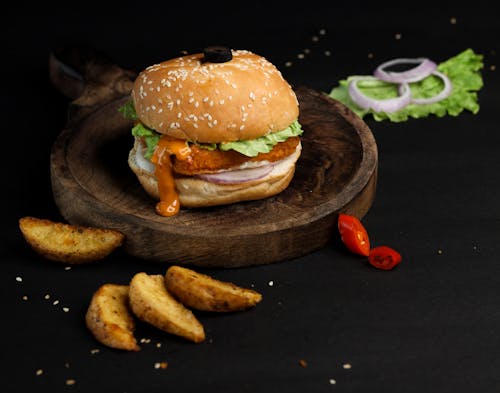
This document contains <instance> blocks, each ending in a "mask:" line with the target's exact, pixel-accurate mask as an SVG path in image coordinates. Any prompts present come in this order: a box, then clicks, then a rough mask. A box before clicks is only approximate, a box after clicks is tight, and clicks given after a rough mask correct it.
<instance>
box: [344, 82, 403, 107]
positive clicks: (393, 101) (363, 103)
mask: <svg viewBox="0 0 500 393" xmlns="http://www.w3.org/2000/svg"><path fill="white" fill-rule="evenodd" d="M363 80H370V81H372V80H378V79H377V78H375V77H373V76H355V77H353V78H352V79H351V80H350V82H349V86H348V90H349V95H350V96H351V98H352V100H353V101H354V102H355V103H356V104H357V105H358V106H359V107H360V108H363V109H372V110H374V111H375V112H386V113H391V112H396V111H398V110H400V109H403V108H404V107H405V106H406V105H408V104H409V103H410V100H411V91H410V86H408V84H407V83H401V85H400V89H399V96H398V97H394V98H387V99H382V100H378V99H376V98H372V97H368V96H366V95H365V94H363V93H362V92H361V90H360V89H359V87H358V82H360V81H363Z"/></svg>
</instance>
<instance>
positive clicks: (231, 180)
mask: <svg viewBox="0 0 500 393" xmlns="http://www.w3.org/2000/svg"><path fill="white" fill-rule="evenodd" d="M273 168H274V165H273V164H267V165H264V166H259V167H256V168H249V169H236V170H232V171H231V170H229V171H222V172H217V173H204V174H200V175H196V177H198V178H199V179H202V180H205V181H208V182H211V183H217V184H239V183H245V182H248V181H252V180H258V179H262V178H263V177H265V176H267V175H268V174H269V173H271V171H272V170H273Z"/></svg>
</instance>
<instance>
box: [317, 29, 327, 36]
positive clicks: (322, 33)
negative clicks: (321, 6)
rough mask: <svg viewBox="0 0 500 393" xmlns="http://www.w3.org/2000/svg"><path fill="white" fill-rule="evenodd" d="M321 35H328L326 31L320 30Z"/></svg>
mask: <svg viewBox="0 0 500 393" xmlns="http://www.w3.org/2000/svg"><path fill="white" fill-rule="evenodd" d="M318 33H319V35H325V34H326V29H320V30H319V31H318Z"/></svg>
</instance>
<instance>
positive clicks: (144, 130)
mask: <svg viewBox="0 0 500 393" xmlns="http://www.w3.org/2000/svg"><path fill="white" fill-rule="evenodd" d="M120 112H121V113H122V114H123V115H124V116H125V117H126V118H128V119H131V120H134V121H135V125H134V127H133V128H132V135H133V136H134V137H135V138H136V141H137V142H138V146H139V148H137V149H136V151H137V157H136V162H137V164H138V165H139V166H140V167H141V168H142V169H144V170H147V171H149V172H154V174H155V176H156V178H157V180H158V190H159V194H160V202H159V203H158V204H157V206H156V210H157V212H158V213H159V214H160V215H163V216H172V215H175V214H177V213H178V211H179V208H180V204H179V198H178V195H177V191H176V189H175V181H174V178H175V177H179V176H195V177H199V178H201V179H203V180H205V181H212V182H216V183H223V184H235V183H238V182H247V181H249V180H252V179H258V178H261V177H264V176H266V175H267V174H268V173H269V172H270V171H271V170H272V168H273V166H274V165H277V164H278V163H280V162H281V161H283V160H286V159H287V157H290V156H291V155H293V154H294V153H296V152H297V151H298V150H300V147H301V146H300V138H299V136H300V135H301V134H302V132H303V131H302V128H301V125H300V123H299V122H298V121H297V120H296V121H294V122H293V123H292V124H290V126H288V127H287V128H286V129H284V130H281V131H277V132H273V133H270V134H267V135H264V136H261V137H259V138H256V139H253V140H245V141H235V142H222V143H217V144H204V143H198V142H192V141H185V140H181V139H177V138H173V137H170V136H167V135H162V134H159V133H157V132H156V131H154V130H152V129H151V128H148V127H146V126H145V125H144V124H142V123H141V122H140V121H139V120H138V117H137V114H136V112H135V109H134V106H133V103H132V102H131V101H129V102H128V103H127V104H125V105H124V106H123V107H121V108H120Z"/></svg>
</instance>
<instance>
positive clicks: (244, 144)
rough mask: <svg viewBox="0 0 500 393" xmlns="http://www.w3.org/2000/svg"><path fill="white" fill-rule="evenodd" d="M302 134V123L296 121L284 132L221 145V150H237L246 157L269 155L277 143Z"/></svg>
mask: <svg viewBox="0 0 500 393" xmlns="http://www.w3.org/2000/svg"><path fill="white" fill-rule="evenodd" d="M302 133H303V131H302V127H301V125H300V123H299V122H298V121H297V120H295V121H294V122H293V123H292V124H290V125H289V126H288V127H287V128H285V129H284V130H281V131H276V132H271V133H269V134H267V135H264V136H261V137H259V138H256V139H251V140H246V141H236V142H225V143H219V149H221V150H223V151H227V150H236V151H237V152H239V153H241V154H244V155H245V156H248V157H255V156H256V155H258V154H259V153H269V152H270V151H271V150H272V149H273V147H274V145H276V144H277V143H279V142H284V141H286V140H287V139H288V138H290V137H292V136H299V135H302Z"/></svg>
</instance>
